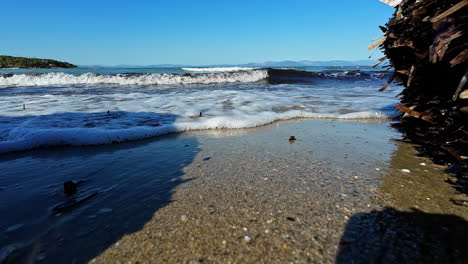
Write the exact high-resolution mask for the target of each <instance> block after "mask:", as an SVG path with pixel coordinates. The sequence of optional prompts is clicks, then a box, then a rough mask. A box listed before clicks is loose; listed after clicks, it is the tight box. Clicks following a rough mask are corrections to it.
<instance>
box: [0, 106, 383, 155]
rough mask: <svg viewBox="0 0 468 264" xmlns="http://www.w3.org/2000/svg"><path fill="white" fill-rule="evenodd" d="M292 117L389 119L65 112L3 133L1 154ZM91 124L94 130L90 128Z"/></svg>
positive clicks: (377, 116) (356, 116)
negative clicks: (175, 116)
mask: <svg viewBox="0 0 468 264" xmlns="http://www.w3.org/2000/svg"><path fill="white" fill-rule="evenodd" d="M293 118H314V119H369V118H374V119H384V118H387V116H386V115H384V114H382V113H377V112H358V113H351V114H344V115H337V114H319V113H307V112H304V111H290V112H286V113H273V112H269V113H261V114H257V115H242V116H219V117H208V118H200V119H198V120H190V119H189V118H181V119H180V120H178V119H173V121H170V119H171V117H170V116H169V117H167V116H166V117H165V116H164V115H163V116H161V115H158V114H154V113H127V112H113V113H109V114H107V113H103V114H101V113H100V114H76V113H75V114H73V113H64V114H56V115H49V116H37V117H31V118H26V119H24V121H23V122H19V124H18V125H17V126H16V127H14V128H12V129H3V130H1V131H0V132H1V134H0V136H1V140H0V153H7V152H12V151H20V150H27V149H32V148H38V147H46V146H86V145H100V144H111V143H120V142H125V141H131V140H138V139H144V138H150V137H155V136H159V135H164V134H169V133H175V132H184V131H192V130H205V129H222V128H230V129H234V128H251V127H257V126H262V125H265V124H269V123H273V122H275V121H279V120H288V119H293ZM165 119H166V120H165ZM167 119H169V120H167ZM67 122H68V123H67ZM171 122H172V123H171ZM90 124H91V125H92V127H89V126H90Z"/></svg>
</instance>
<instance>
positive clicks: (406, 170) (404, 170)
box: [401, 169, 411, 173]
mask: <svg viewBox="0 0 468 264" xmlns="http://www.w3.org/2000/svg"><path fill="white" fill-rule="evenodd" d="M401 171H402V172H406V173H410V172H411V171H410V170H408V169H401Z"/></svg>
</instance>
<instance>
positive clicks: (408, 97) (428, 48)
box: [369, 0, 468, 186]
mask: <svg viewBox="0 0 468 264" xmlns="http://www.w3.org/2000/svg"><path fill="white" fill-rule="evenodd" d="M381 1H383V2H387V3H388V4H390V5H392V6H394V7H395V8H396V10H395V13H394V15H393V17H392V18H391V19H390V20H389V21H388V23H387V24H386V26H385V27H380V28H381V29H382V31H383V32H384V35H383V36H382V37H381V39H380V40H379V41H377V42H376V43H374V44H373V45H371V46H370V47H369V49H372V48H375V47H377V46H379V47H380V48H381V49H382V50H383V52H384V54H385V55H386V56H385V57H384V58H381V59H380V60H379V63H378V64H380V63H383V62H385V61H387V60H389V64H388V66H387V67H389V68H393V72H394V74H393V75H392V77H391V78H390V80H389V81H388V83H387V85H385V86H384V87H383V88H382V89H381V91H383V90H385V88H387V87H388V86H389V85H390V83H391V82H393V81H396V82H398V83H399V84H401V85H403V86H404V87H405V89H404V90H403V92H402V100H401V104H400V105H398V106H397V108H398V109H400V110H401V111H403V112H404V113H405V114H404V115H403V116H402V118H401V120H400V123H399V124H397V125H398V126H399V127H401V128H402V130H403V131H404V132H405V134H406V136H407V138H409V139H411V140H412V141H414V142H417V143H419V144H420V145H422V146H423V151H424V152H425V154H427V155H429V156H431V157H433V158H434V159H435V161H436V162H439V163H446V164H451V165H452V167H454V166H456V167H458V171H459V172H460V173H466V172H467V171H468V170H467V167H468V166H467V164H468V89H467V85H466V83H467V78H468V76H467V75H468V71H467V66H468V65H467V61H468V60H467V58H468V42H467V29H468V24H467V20H468V12H467V11H468V0H461V1H460V0H403V1H399V0H381ZM464 175H465V177H462V178H461V181H465V183H468V180H467V178H466V174H464ZM465 186H466V185H465Z"/></svg>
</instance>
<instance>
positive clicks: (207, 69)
mask: <svg viewBox="0 0 468 264" xmlns="http://www.w3.org/2000/svg"><path fill="white" fill-rule="evenodd" d="M254 69H255V68H252V67H205V68H201V67H200V68H199V67H197V68H182V70H184V71H188V72H236V71H251V70H254Z"/></svg>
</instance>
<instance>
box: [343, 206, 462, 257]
mask: <svg viewBox="0 0 468 264" xmlns="http://www.w3.org/2000/svg"><path fill="white" fill-rule="evenodd" d="M336 262H337V263H467V262H468V222H467V221H465V220H464V219H463V218H461V217H458V216H454V215H443V214H428V213H424V212H422V211H419V210H416V209H413V210H412V211H411V212H402V211H398V210H396V209H394V208H385V209H384V210H382V211H373V212H370V213H362V214H357V215H354V216H353V217H352V218H351V219H350V220H349V221H348V223H347V225H346V229H345V232H344V234H343V236H342V238H341V241H340V246H339V251H338V256H337V258H336Z"/></svg>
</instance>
